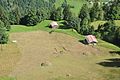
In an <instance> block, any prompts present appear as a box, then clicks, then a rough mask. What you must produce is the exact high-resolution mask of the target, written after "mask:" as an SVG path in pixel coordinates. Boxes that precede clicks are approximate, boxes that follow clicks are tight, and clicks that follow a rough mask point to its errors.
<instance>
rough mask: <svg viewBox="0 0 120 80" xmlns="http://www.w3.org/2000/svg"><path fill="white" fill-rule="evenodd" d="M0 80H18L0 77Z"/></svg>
mask: <svg viewBox="0 0 120 80" xmlns="http://www.w3.org/2000/svg"><path fill="white" fill-rule="evenodd" d="M0 80H16V79H15V78H12V77H0Z"/></svg>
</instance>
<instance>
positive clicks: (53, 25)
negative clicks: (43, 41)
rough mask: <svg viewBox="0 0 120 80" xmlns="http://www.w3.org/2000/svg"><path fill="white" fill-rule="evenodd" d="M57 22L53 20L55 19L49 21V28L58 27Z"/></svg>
mask: <svg viewBox="0 0 120 80" xmlns="http://www.w3.org/2000/svg"><path fill="white" fill-rule="evenodd" d="M58 26H59V25H58V23H57V22H55V21H52V22H51V23H50V28H53V29H55V28H58Z"/></svg>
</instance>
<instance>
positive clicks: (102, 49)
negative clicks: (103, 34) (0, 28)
mask: <svg viewBox="0 0 120 80" xmlns="http://www.w3.org/2000/svg"><path fill="white" fill-rule="evenodd" d="M63 1H64V0H57V2H56V4H55V5H56V7H59V6H60V5H61V4H62V3H63ZM67 1H68V3H69V4H70V5H71V6H74V8H72V9H71V10H72V12H73V13H74V14H75V15H77V14H78V13H79V11H80V8H81V6H82V4H84V3H85V0H67ZM50 22H51V20H45V21H42V22H41V23H38V24H37V25H36V26H23V25H11V30H10V32H9V33H10V40H9V43H8V44H5V45H3V51H0V80H120V54H119V51H120V48H119V47H117V46H115V45H113V44H111V43H108V42H105V41H103V40H100V39H98V45H96V46H91V45H84V44H82V43H81V42H79V41H80V40H84V39H85V36H83V35H80V34H78V33H77V32H76V31H75V30H72V29H64V28H62V27H64V26H63V24H62V22H63V21H58V23H59V25H60V28H59V29H56V30H55V31H54V32H53V33H52V34H49V32H50V31H51V29H50V28H49V27H48V26H49V24H50ZM105 22H106V21H95V22H93V23H91V25H93V26H94V27H95V29H97V27H98V25H99V24H104V23H105ZM115 23H116V25H117V26H119V25H120V20H116V21H115ZM12 40H17V43H13V42H12ZM64 47H65V48H64ZM0 48H1V46H0ZM110 52H113V53H110ZM45 61H48V62H50V63H51V65H50V66H45V67H41V63H42V62H45Z"/></svg>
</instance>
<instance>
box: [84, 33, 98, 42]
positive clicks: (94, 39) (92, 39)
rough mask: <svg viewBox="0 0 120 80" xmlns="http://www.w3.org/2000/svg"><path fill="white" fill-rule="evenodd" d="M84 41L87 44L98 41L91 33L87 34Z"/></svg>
mask: <svg viewBox="0 0 120 80" xmlns="http://www.w3.org/2000/svg"><path fill="white" fill-rule="evenodd" d="M86 41H87V43H88V44H96V43H97V42H98V41H97V39H96V37H95V36H93V35H87V36H86Z"/></svg>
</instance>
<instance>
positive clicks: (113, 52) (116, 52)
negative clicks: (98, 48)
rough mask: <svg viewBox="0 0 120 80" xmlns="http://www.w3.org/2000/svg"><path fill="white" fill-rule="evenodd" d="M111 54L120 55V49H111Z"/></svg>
mask: <svg viewBox="0 0 120 80" xmlns="http://www.w3.org/2000/svg"><path fill="white" fill-rule="evenodd" d="M109 52H110V53H111V54H118V55H120V51H109Z"/></svg>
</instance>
